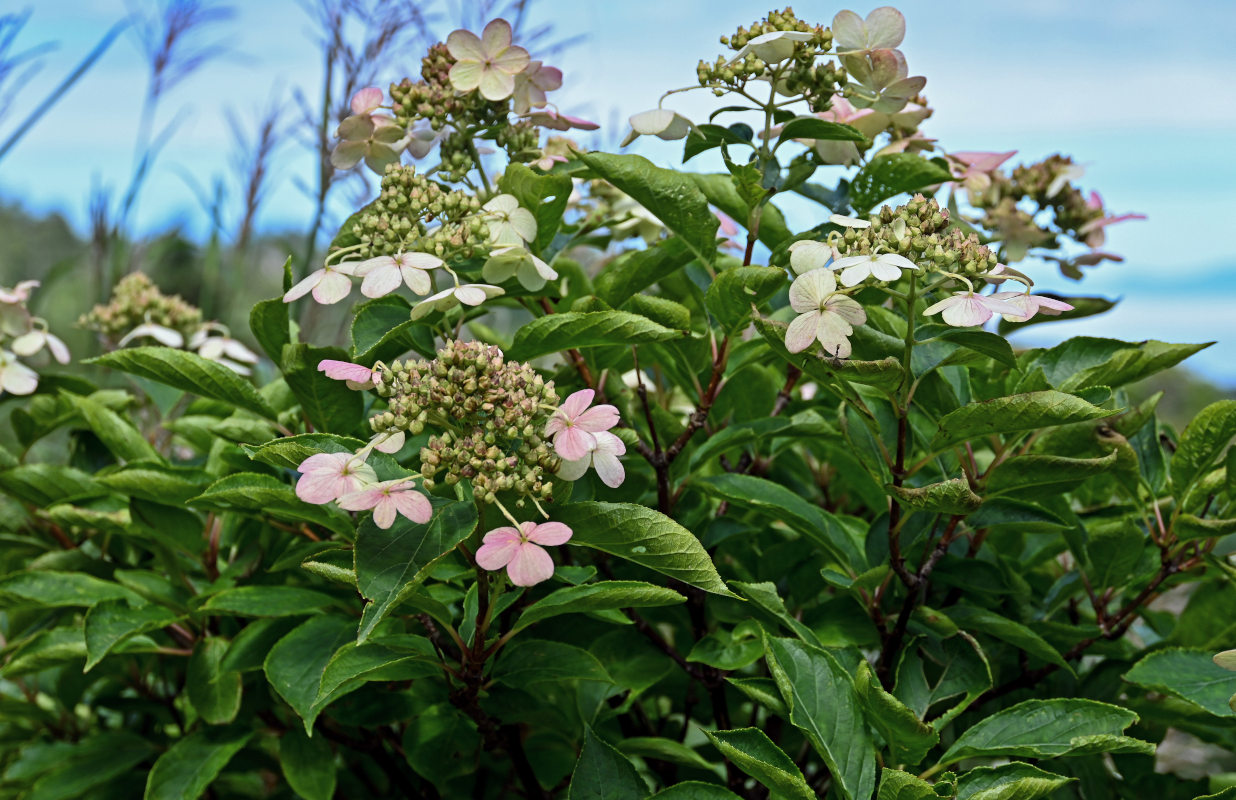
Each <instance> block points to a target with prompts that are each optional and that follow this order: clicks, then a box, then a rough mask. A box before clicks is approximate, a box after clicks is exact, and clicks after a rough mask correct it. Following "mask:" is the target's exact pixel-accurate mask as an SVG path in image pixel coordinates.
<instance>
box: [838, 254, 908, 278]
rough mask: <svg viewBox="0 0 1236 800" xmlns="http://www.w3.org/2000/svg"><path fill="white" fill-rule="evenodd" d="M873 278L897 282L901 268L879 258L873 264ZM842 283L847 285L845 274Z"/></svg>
mask: <svg viewBox="0 0 1236 800" xmlns="http://www.w3.org/2000/svg"><path fill="white" fill-rule="evenodd" d="M871 277H873V278H875V279H876V280H878V281H895V280H897V279H898V278H900V277H901V267H899V266H897V265H896V264H890V263H889V262H888V261H886V260H885V259H883V258H879V259H876V260H875V261H872V262H871ZM841 282H842V283H845V277H844V274H843V276H842V280H841Z"/></svg>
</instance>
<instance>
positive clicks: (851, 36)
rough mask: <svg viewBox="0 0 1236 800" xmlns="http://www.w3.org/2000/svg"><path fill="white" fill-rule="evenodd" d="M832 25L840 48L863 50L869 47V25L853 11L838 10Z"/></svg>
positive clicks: (834, 39)
mask: <svg viewBox="0 0 1236 800" xmlns="http://www.w3.org/2000/svg"><path fill="white" fill-rule="evenodd" d="M830 27H831V28H832V31H833V41H834V42H835V43H836V45H837V49H838V50H862V49H864V48H866V47H867V26H866V24H865V23H864V22H863V18H862V17H860V16H859V15H858V14H855V13H854V12H853V11H850V10H848V9H846V10H844V11H838V12H837V14H836V16H834V17H833V24H832V25H831V26H830Z"/></svg>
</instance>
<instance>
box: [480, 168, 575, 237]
mask: <svg viewBox="0 0 1236 800" xmlns="http://www.w3.org/2000/svg"><path fill="white" fill-rule="evenodd" d="M498 190H499V191H501V192H504V193H506V194H510V195H514V197H515V199H516V200H518V201H519V204H520V205H521V206H523V207H524V208H526V209H528V210H529V211H531V212H532V214H533V216H535V217H536V239H535V240H534V241H532V242H531V243H530V244H531V245H532V249H533V251H534V252H537V253H540V252H541V251H542V250H544V249H545V248H546V247H547V246H548V245H549V243H550V242H552V241H553V240H554V234H556V233H557V232H558V227H559V226H560V225H561V224H562V214H563V212H564V211H566V207H567V201H568V200H569V199H570V197H571V177H570V176H569V175H539V174H537V173H535V172H533V171H532V170H530V169H528V167H526V166H524V165H523V164H520V163H518V162H515V161H512V162H511V163H510V164H508V165H507V168H506V172H505V173H503V175H502V177H501V178H499V179H498Z"/></svg>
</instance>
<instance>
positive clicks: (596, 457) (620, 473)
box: [592, 433, 627, 489]
mask: <svg viewBox="0 0 1236 800" xmlns="http://www.w3.org/2000/svg"><path fill="white" fill-rule="evenodd" d="M626 451H627V447H626V445H625V444H623V443H622V440H621V439H619V438H618V437H617V436H615V435H614V434H612V433H598V434H597V449H596V450H595V451H594V452H593V453H592V468H593V469H595V470H596V471H597V477H598V478H600V479H601V483H603V484H605V485H606V486H608V487H609V488H611V489H617V488H618V487H619V486H621V485H622V482H623V481H624V480H625V479H626V471H625V470H624V469H623V467H622V462H621V461H619V460H618V456H620V455H622V454H624V453H626Z"/></svg>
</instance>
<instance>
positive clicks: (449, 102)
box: [390, 42, 510, 129]
mask: <svg viewBox="0 0 1236 800" xmlns="http://www.w3.org/2000/svg"><path fill="white" fill-rule="evenodd" d="M453 66H455V58H454V56H452V55H451V52H450V50H449V49H448V48H447V46H446V44H444V43H442V42H439V43H437V44H435V45H434V46H432V47H430V48H429V52H428V53H426V55H425V57H424V58H423V59H421V80H419V81H413V80H412V79H411V78H404V79H403V80H401V81H400V82H399V83H392V84H391V86H390V92H391V101H392V111H393V112H394V114H395V121H396V122H397V123H399V124H400V125H401V126H402V127H404V128H407V127H410V126H411V125H412V124H413V123H414V122H416V121H417V120H424V121H426V122H428V123H429V124H430V125H431V126H433V127H434V128H436V129H441V128H444V127H446V126H447V124H448V123H450V124H452V125H454V124H456V123H458V124H461V125H467V124H468V123H472V124H475V125H477V126H481V127H485V126H489V125H496V124H498V123H500V122H504V121H505V120H506V115H507V113H508V112H509V111H510V104H509V103H508V102H505V101H504V102H491V101H489V100H486V99H485V98H484V97H482V96H481V94H480V93H479V92H459V91H456V89H455V87H454V86H452V85H451V80H450V74H451V67H453Z"/></svg>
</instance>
